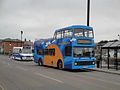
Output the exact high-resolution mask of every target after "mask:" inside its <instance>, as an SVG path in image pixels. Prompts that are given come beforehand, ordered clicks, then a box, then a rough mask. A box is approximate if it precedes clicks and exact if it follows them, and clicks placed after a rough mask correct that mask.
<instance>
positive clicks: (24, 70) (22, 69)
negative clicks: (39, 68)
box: [16, 66, 27, 71]
mask: <svg viewBox="0 0 120 90" xmlns="http://www.w3.org/2000/svg"><path fill="white" fill-rule="evenodd" d="M16 68H18V69H21V70H24V71H26V70H27V69H25V68H23V67H19V66H17V67H16Z"/></svg>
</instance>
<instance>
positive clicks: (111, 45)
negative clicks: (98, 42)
mask: <svg viewBox="0 0 120 90" xmlns="http://www.w3.org/2000/svg"><path fill="white" fill-rule="evenodd" d="M116 47H117V48H118V47H119V48H120V41H117V42H108V43H106V44H105V45H104V46H102V48H103V49H105V48H116Z"/></svg>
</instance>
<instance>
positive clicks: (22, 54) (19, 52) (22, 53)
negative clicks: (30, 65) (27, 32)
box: [11, 47, 33, 60]
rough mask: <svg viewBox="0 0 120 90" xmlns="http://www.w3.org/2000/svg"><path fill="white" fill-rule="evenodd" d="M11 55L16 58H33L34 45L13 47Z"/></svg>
mask: <svg viewBox="0 0 120 90" xmlns="http://www.w3.org/2000/svg"><path fill="white" fill-rule="evenodd" d="M11 57H12V58H13V59H16V60H33V52H32V47H13V52H12V54H11Z"/></svg>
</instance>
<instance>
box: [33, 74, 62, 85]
mask: <svg viewBox="0 0 120 90" xmlns="http://www.w3.org/2000/svg"><path fill="white" fill-rule="evenodd" d="M35 74H36V75H40V76H42V77H44V78H48V79H51V80H54V81H57V82H59V83H64V82H63V81H61V80H58V79H55V78H52V77H49V76H46V75H43V74H40V73H37V72H36V73H35Z"/></svg>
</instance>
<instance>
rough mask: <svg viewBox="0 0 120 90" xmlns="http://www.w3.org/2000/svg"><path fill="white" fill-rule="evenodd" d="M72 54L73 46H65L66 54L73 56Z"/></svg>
mask: <svg viewBox="0 0 120 90" xmlns="http://www.w3.org/2000/svg"><path fill="white" fill-rule="evenodd" d="M71 55H72V47H71V46H66V47H65V56H71Z"/></svg>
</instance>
